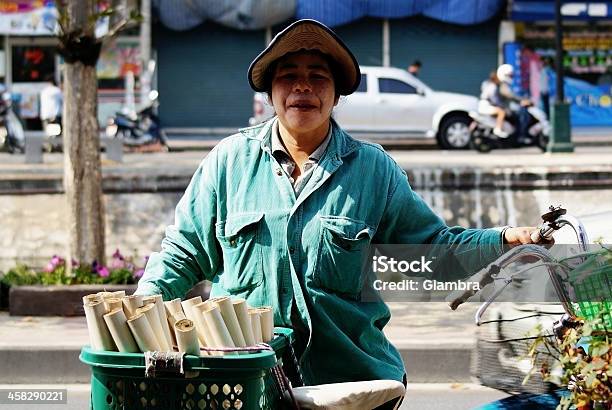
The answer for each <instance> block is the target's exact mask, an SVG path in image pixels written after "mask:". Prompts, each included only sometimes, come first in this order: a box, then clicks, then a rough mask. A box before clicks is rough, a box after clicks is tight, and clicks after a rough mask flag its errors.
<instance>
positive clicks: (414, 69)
mask: <svg viewBox="0 0 612 410" xmlns="http://www.w3.org/2000/svg"><path fill="white" fill-rule="evenodd" d="M422 66H423V64H422V63H421V61H420V60H414V61H413V62H412V64H410V65H409V66H408V72H409V73H410V74H412V75H413V76H415V77H418V76H419V72H420V71H421V67H422Z"/></svg>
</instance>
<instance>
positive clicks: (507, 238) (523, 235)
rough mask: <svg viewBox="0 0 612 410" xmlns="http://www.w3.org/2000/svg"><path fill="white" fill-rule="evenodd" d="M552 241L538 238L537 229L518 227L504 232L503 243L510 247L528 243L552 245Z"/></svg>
mask: <svg viewBox="0 0 612 410" xmlns="http://www.w3.org/2000/svg"><path fill="white" fill-rule="evenodd" d="M554 242H555V241H554V239H551V240H550V241H549V240H545V239H543V238H542V237H540V232H539V231H538V228H536V227H534V226H519V227H516V228H508V229H506V230H504V243H505V244H508V245H510V246H518V245H525V244H530V243H538V244H547V245H550V244H553V243H554Z"/></svg>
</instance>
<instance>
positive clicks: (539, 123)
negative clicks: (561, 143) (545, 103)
mask: <svg viewBox="0 0 612 410" xmlns="http://www.w3.org/2000/svg"><path fill="white" fill-rule="evenodd" d="M521 110H525V113H524V114H523V115H526V116H528V120H527V126H526V133H525V135H521V132H520V130H519V126H518V124H519V115H521ZM470 117H471V118H472V119H473V121H472V123H471V124H470V138H471V142H470V143H471V146H472V147H473V148H474V149H476V150H477V151H479V152H483V153H486V152H490V151H491V150H492V149H499V148H520V147H525V146H536V147H538V148H540V149H541V150H542V151H546V146H547V145H548V141H549V138H550V130H551V127H550V123H549V122H548V119H547V118H546V114H545V113H544V111H542V110H541V109H539V108H538V107H536V106H533V105H531V106H529V107H517V106H516V105H514V104H513V105H512V106H511V107H510V114H509V115H507V116H506V120H505V121H504V126H503V128H502V129H503V131H504V132H505V133H506V134H507V135H508V136H507V137H506V138H502V137H499V136H498V135H496V134H495V133H494V132H493V129H494V128H495V117H494V116H492V115H485V114H481V113H479V112H476V111H471V112H470Z"/></svg>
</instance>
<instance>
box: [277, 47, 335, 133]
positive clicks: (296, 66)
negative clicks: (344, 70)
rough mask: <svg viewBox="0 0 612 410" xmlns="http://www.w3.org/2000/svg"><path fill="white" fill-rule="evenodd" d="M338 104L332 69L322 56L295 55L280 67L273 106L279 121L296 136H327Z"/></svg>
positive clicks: (281, 63)
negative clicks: (331, 118) (325, 134)
mask: <svg viewBox="0 0 612 410" xmlns="http://www.w3.org/2000/svg"><path fill="white" fill-rule="evenodd" d="M337 103H338V99H337V98H336V92H335V87H334V78H333V76H332V73H331V70H330V67H329V65H328V64H327V61H325V59H324V58H323V57H322V56H320V55H319V54H317V53H309V52H306V51H305V52H300V53H296V54H292V55H290V56H288V57H285V58H282V59H281V60H280V61H279V62H278V64H277V65H276V68H275V71H274V73H273V76H272V105H273V106H274V109H275V110H276V114H277V115H278V118H279V121H280V122H281V123H282V125H283V126H284V127H285V128H286V129H287V130H288V131H289V132H291V133H292V134H294V135H295V136H299V135H313V136H318V134H319V133H323V134H324V133H326V132H327V130H328V126H329V118H330V116H331V113H332V109H333V108H334V106H335V105H336V104H337ZM323 134H321V135H323Z"/></svg>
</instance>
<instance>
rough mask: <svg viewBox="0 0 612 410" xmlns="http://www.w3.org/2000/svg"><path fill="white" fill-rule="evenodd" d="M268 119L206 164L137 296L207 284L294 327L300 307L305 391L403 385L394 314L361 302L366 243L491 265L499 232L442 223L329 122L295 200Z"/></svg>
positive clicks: (369, 149)
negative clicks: (466, 251) (467, 254)
mask: <svg viewBox="0 0 612 410" xmlns="http://www.w3.org/2000/svg"><path fill="white" fill-rule="evenodd" d="M272 123H273V120H271V121H268V122H267V123H265V124H262V125H258V126H255V127H251V128H247V129H244V130H241V131H240V133H238V134H236V135H234V136H231V137H229V138H226V139H224V140H223V141H221V142H220V143H219V144H218V145H217V146H216V147H215V148H214V149H213V150H212V151H211V152H210V154H209V155H208V156H207V157H206V158H205V159H204V161H202V163H201V165H200V166H199V167H198V169H197V171H196V172H195V174H194V176H193V178H192V180H191V182H190V184H189V186H188V187H187V190H186V191H185V194H184V196H183V197H182V198H181V200H180V201H179V203H178V205H177V207H176V212H175V221H174V224H173V225H171V226H169V227H168V228H167V230H166V235H165V238H164V239H163V241H162V249H161V251H160V252H156V253H153V254H151V256H150V258H149V261H148V263H147V266H146V269H145V273H144V275H143V277H142V278H141V280H140V282H139V284H138V289H137V293H138V294H141V295H147V294H156V293H161V294H162V295H163V298H164V300H170V299H173V298H183V297H184V296H185V295H186V294H187V292H188V291H189V290H190V289H191V288H192V287H193V285H195V284H196V283H198V282H199V281H201V280H204V279H207V280H210V281H211V282H212V290H211V296H221V295H231V296H234V297H240V298H245V299H246V300H247V303H248V304H249V305H250V306H266V305H268V306H272V307H273V310H274V323H275V325H276V326H289V327H290V326H292V318H291V310H292V306H293V304H295V306H296V307H297V312H298V314H299V319H300V320H301V321H302V323H303V325H304V326H305V328H306V329H307V330H308V339H307V341H306V346H305V348H304V351H303V352H301V355H300V358H299V361H300V365H301V369H302V374H303V376H304V380H305V382H306V384H307V385H312V384H323V383H336V382H347V381H358V380H374V379H392V380H398V381H401V380H402V379H403V376H404V373H405V369H404V364H403V362H402V358H401V356H400V353H399V351H398V350H397V349H396V348H395V347H394V346H393V345H392V344H391V343H389V341H388V340H387V338H386V336H385V334H384V333H383V328H384V327H385V325H386V324H387V323H388V321H389V319H390V317H391V314H390V311H389V308H388V307H387V305H386V304H385V303H384V301H383V300H382V299H381V298H378V299H376V300H373V301H367V302H365V301H362V300H361V299H360V294H361V292H362V291H368V290H372V289H373V286H374V285H373V283H372V281H371V280H370V278H367V277H365V276H364V275H361V274H360V272H361V260H362V257H364V256H365V255H367V252H368V249H369V245H370V244H371V243H378V244H455V243H461V244H468V245H472V246H473V248H474V253H475V254H477V255H479V256H478V257H479V258H482V259H484V261H485V263H488V262H490V261H492V260H494V259H495V258H497V257H498V256H499V255H501V253H502V248H501V235H500V232H498V231H495V230H493V229H464V228H461V227H448V226H446V224H445V223H444V222H443V221H442V220H441V219H440V218H439V217H438V216H437V215H435V214H434V213H433V211H432V210H431V208H429V206H428V205H427V204H426V203H425V202H424V201H423V200H422V198H421V197H420V196H418V195H417V194H416V193H415V192H414V191H413V190H412V189H411V187H410V185H409V184H408V179H407V178H406V173H405V172H404V171H403V170H402V169H401V168H400V167H399V166H398V165H397V163H396V162H395V161H394V160H393V159H392V158H391V157H390V156H389V155H388V154H387V153H386V152H385V151H384V150H383V149H382V148H381V147H380V146H378V145H376V144H371V143H367V142H360V141H357V140H355V139H353V138H351V137H350V136H349V135H348V134H347V133H346V132H344V131H343V130H342V129H341V128H340V127H339V126H338V125H337V124H336V123H335V122H334V121H333V120H332V127H333V129H332V135H331V140H330V141H329V145H328V147H327V149H326V150H325V153H324V154H323V157H321V159H320V161H319V163H318V166H317V167H316V168H315V170H314V171H313V174H312V175H311V177H310V178H309V180H308V182H306V184H305V186H304V188H303V190H302V192H301V193H300V195H299V196H296V194H295V192H294V190H293V186H292V185H291V183H290V181H289V180H288V178H287V177H286V176H285V174H284V173H283V171H282V169H281V167H280V165H279V164H278V162H277V161H276V160H275V159H274V157H273V156H272V150H271V141H270V140H271V134H272V132H271V129H272ZM483 245H491V246H488V247H487V246H483Z"/></svg>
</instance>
